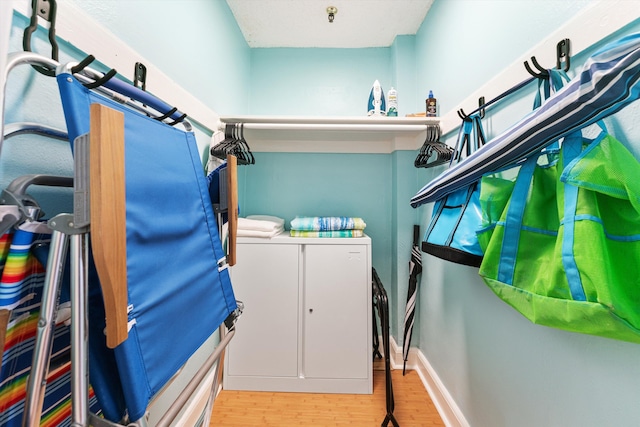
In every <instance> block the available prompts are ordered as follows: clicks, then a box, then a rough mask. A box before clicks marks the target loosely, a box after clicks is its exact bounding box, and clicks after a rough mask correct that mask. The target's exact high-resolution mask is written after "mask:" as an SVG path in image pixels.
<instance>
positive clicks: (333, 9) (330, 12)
mask: <svg viewBox="0 0 640 427" xmlns="http://www.w3.org/2000/svg"><path fill="white" fill-rule="evenodd" d="M336 13H338V8H337V7H335V6H329V7H328V8H327V14H328V15H329V23H330V24H331V23H332V22H333V20H334V18H335V17H336Z"/></svg>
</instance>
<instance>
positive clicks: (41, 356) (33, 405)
mask: <svg viewBox="0 0 640 427" xmlns="http://www.w3.org/2000/svg"><path fill="white" fill-rule="evenodd" d="M67 246H68V239H67V236H65V235H64V234H63V233H61V232H59V231H55V230H54V231H53V234H52V235H51V248H50V251H49V258H48V259H47V272H46V275H45V282H44V286H43V288H42V303H41V307H40V316H39V318H38V330H37V335H36V341H35V344H34V349H33V360H32V363H31V374H30V375H29V383H28V384H27V393H26V396H25V404H24V405H25V406H24V416H23V423H22V424H23V425H27V426H37V425H40V416H41V415H42V404H43V401H44V391H45V387H46V378H47V374H48V371H49V358H50V357H51V348H52V345H53V328H54V326H55V319H56V315H57V310H58V297H59V295H60V283H61V280H62V273H63V271H62V267H61V266H63V265H64V260H65V258H66V255H67Z"/></svg>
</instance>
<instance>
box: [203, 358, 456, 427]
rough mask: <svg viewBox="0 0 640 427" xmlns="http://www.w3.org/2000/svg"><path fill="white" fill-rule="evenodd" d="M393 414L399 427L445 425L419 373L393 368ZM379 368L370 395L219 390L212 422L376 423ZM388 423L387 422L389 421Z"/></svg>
mask: <svg viewBox="0 0 640 427" xmlns="http://www.w3.org/2000/svg"><path fill="white" fill-rule="evenodd" d="M392 382H393V391H394V396H395V410H394V412H393V413H394V415H395V417H396V420H397V421H398V424H399V425H400V426H401V427H423V426H424V427H432V426H444V423H443V422H442V419H441V418H440V416H439V415H438V412H437V410H436V408H435V406H434V405H433V402H431V399H430V398H429V394H428V393H427V392H426V391H425V389H424V386H423V385H422V382H421V381H420V378H419V377H418V374H417V373H416V372H415V371H408V372H407V375H406V376H404V377H403V376H402V370H394V371H392ZM385 402H386V400H385V384H384V371H383V370H375V371H374V376H373V395H358V394H315V393H272V392H253V391H229V390H222V392H220V394H219V395H218V397H217V399H216V401H215V405H214V408H213V414H212V417H211V424H210V425H211V426H212V427H213V426H216V427H250V426H285V427H286V426H314V427H316V426H317V427H329V426H344V425H346V426H363V427H366V426H380V425H381V424H382V421H383V420H384V418H385V415H386V413H387V412H386V404H385ZM388 425H389V426H392V424H391V423H389V424H388Z"/></svg>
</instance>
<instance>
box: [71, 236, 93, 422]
mask: <svg viewBox="0 0 640 427" xmlns="http://www.w3.org/2000/svg"><path fill="white" fill-rule="evenodd" d="M88 239H89V236H88V233H82V234H75V235H72V236H71V396H72V400H71V421H72V424H71V425H72V426H73V427H81V426H88V425H89V362H88V361H89V351H88V348H89V343H88V336H89V335H88V323H89V320H88V316H87V306H88V297H87V294H88V271H89V270H88V265H89V244H88Z"/></svg>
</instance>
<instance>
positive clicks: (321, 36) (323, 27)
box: [227, 0, 433, 48]
mask: <svg viewBox="0 0 640 427" xmlns="http://www.w3.org/2000/svg"><path fill="white" fill-rule="evenodd" d="M432 3H433V0H227V4H228V5H229V7H230V8H231V11H232V12H233V15H234V16H235V18H236V21H237V22H238V25H239V26H240V30H241V31H242V34H243V35H244V38H245V40H246V41H247V43H248V44H249V46H250V47H258V48H261V47H325V48H327V47H341V48H363V47H388V46H390V45H391V44H392V43H393V40H394V39H395V37H396V35H402V34H415V33H416V31H418V29H419V28H420V24H421V23H422V21H423V20H424V17H425V16H426V14H427V11H428V10H429V8H430V7H431V4H432ZM328 6H335V7H336V8H338V13H337V14H336V15H335V19H334V21H333V23H329V20H328V15H327V11H326V9H327V7H328Z"/></svg>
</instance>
